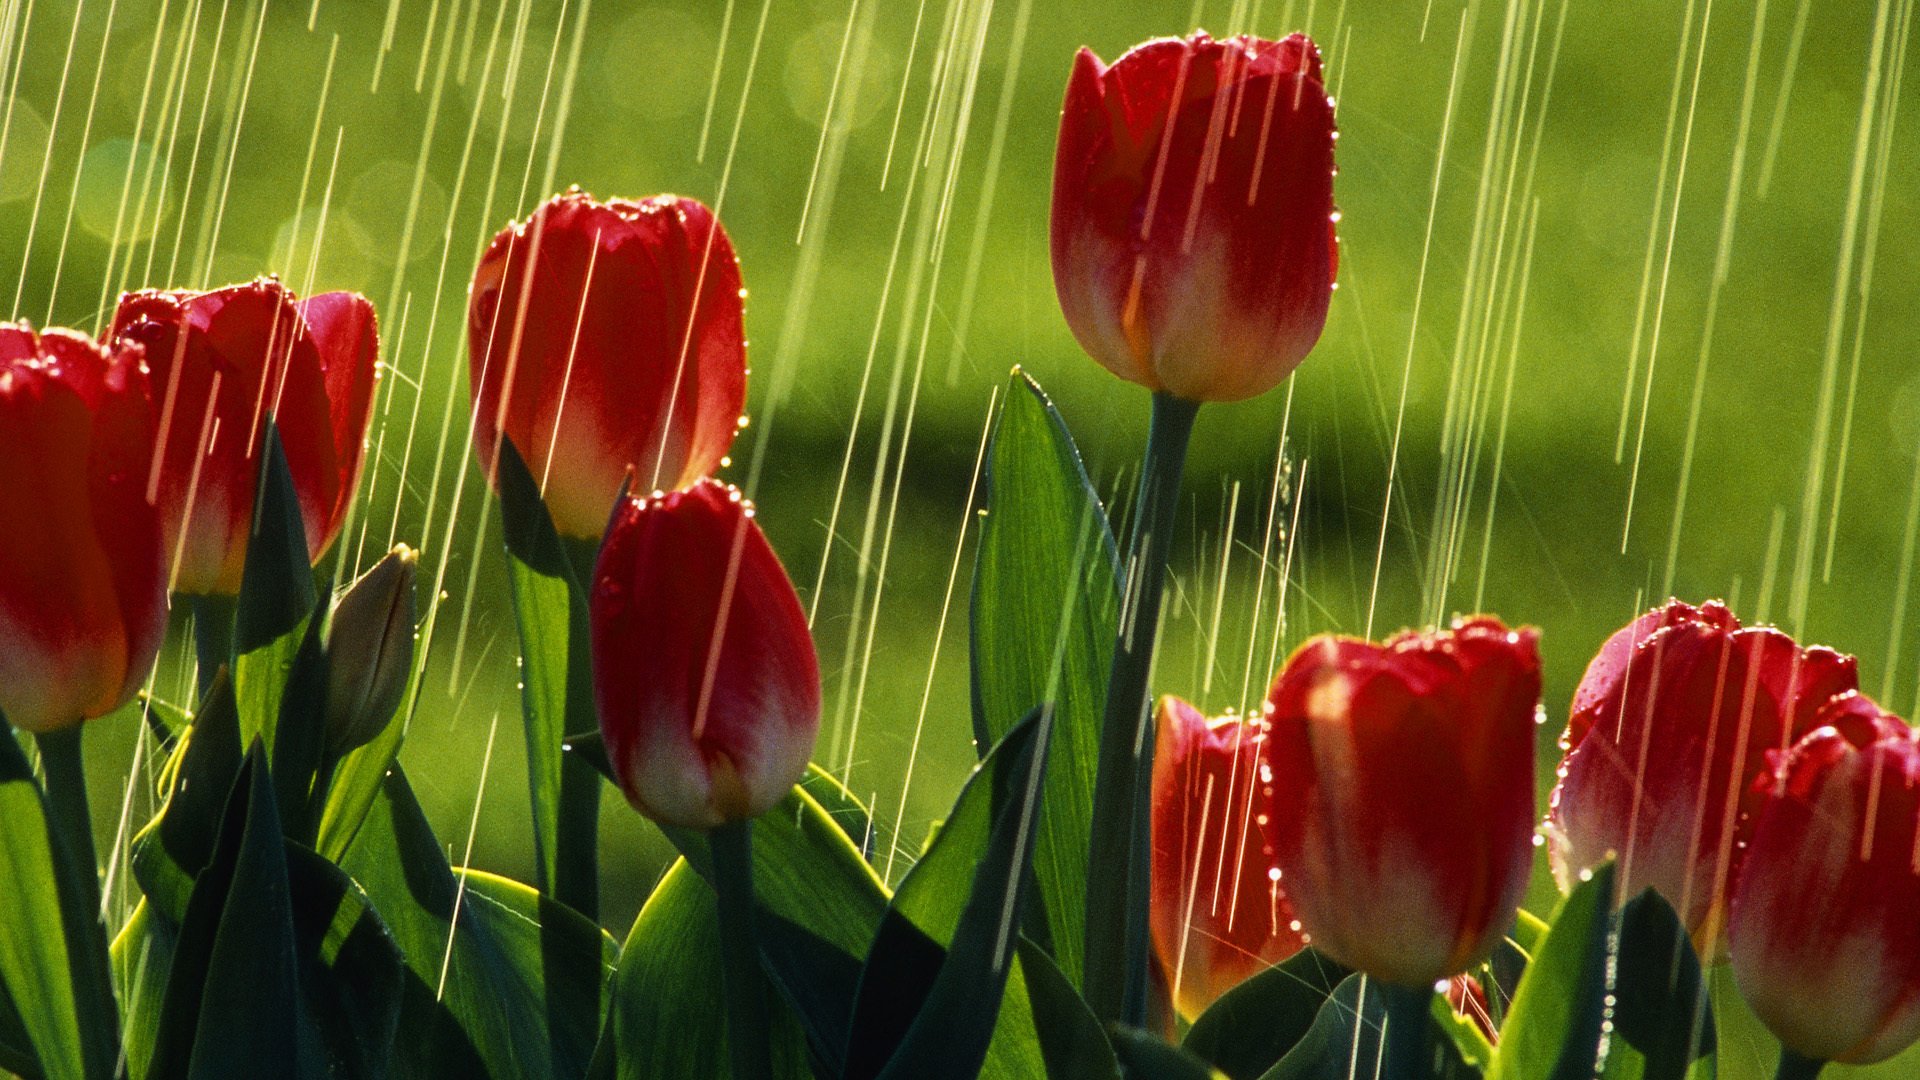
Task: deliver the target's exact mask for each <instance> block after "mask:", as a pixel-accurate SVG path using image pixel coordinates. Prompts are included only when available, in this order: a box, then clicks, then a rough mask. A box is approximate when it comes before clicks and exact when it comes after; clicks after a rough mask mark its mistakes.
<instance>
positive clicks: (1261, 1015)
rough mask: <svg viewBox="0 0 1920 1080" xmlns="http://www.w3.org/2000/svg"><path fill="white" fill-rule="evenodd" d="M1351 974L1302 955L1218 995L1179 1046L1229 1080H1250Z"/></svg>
mask: <svg viewBox="0 0 1920 1080" xmlns="http://www.w3.org/2000/svg"><path fill="white" fill-rule="evenodd" d="M1350 974H1351V972H1349V971H1348V970H1347V969H1346V968H1344V967H1342V966H1341V965H1339V964H1337V963H1335V962H1334V961H1333V960H1331V959H1329V958H1328V957H1327V956H1326V955H1325V954H1323V953H1321V952H1320V951H1319V950H1317V949H1312V948H1308V949H1303V950H1301V951H1300V952H1298V953H1295V954H1294V955H1293V956H1290V957H1288V958H1287V959H1286V960H1285V961H1284V962H1282V963H1280V964H1276V965H1274V966H1273V967H1270V968H1268V969H1267V970H1265V971H1263V972H1261V973H1260V974H1258V975H1255V976H1252V977H1251V978H1249V979H1247V980H1246V981H1244V982H1242V983H1241V984H1240V985H1238V986H1236V987H1234V988H1233V989H1231V990H1229V991H1227V992H1226V993H1224V994H1222V995H1220V997H1219V999H1218V1000H1216V1001H1215V1002H1214V1003H1213V1004H1212V1005H1211V1006H1209V1007H1208V1009H1207V1011H1206V1012H1204V1013H1201V1014H1200V1018H1199V1019H1197V1020H1195V1021H1194V1022H1193V1027H1191V1028H1189V1029H1188V1030H1187V1036H1186V1038H1185V1039H1184V1040H1183V1041H1182V1042H1181V1045H1182V1046H1184V1047H1185V1048H1186V1049H1187V1050H1189V1051H1191V1052H1192V1053H1194V1054H1196V1055H1198V1056H1199V1057H1202V1058H1205V1059H1206V1060H1207V1061H1209V1062H1212V1063H1213V1065H1214V1067H1215V1068H1217V1069H1219V1070H1220V1071H1221V1072H1224V1073H1226V1074H1227V1075H1228V1076H1230V1077H1232V1078H1233V1080H1255V1078H1256V1077H1259V1076H1261V1075H1263V1074H1264V1073H1265V1072H1266V1071H1267V1070H1268V1069H1271V1068H1273V1066H1274V1063H1276V1062H1278V1061H1279V1060H1280V1059H1281V1058H1283V1057H1285V1056H1286V1054H1287V1051H1289V1050H1291V1049H1293V1047H1294V1045H1295V1044H1296V1043H1298V1042H1299V1041H1300V1040H1301V1039H1302V1038H1303V1037H1305V1036H1306V1034H1307V1031H1308V1030H1309V1029H1311V1028H1312V1027H1313V1022H1314V1019H1315V1018H1316V1017H1318V1016H1319V1015H1320V1009H1321V1007H1322V1006H1324V1005H1325V1004H1326V1003H1327V999H1328V998H1329V997H1331V996H1332V995H1333V991H1334V988H1335V987H1337V986H1339V985H1340V983H1341V981H1342V980H1344V979H1345V978H1346V977H1347V976H1348V975H1350Z"/></svg>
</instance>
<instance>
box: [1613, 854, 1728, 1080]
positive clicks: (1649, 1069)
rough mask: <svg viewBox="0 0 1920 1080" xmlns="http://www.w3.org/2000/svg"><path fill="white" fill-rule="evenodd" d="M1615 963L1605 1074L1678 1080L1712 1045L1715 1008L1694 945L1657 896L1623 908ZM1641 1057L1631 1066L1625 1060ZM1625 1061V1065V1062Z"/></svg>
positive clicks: (1649, 894)
mask: <svg viewBox="0 0 1920 1080" xmlns="http://www.w3.org/2000/svg"><path fill="white" fill-rule="evenodd" d="M1619 924H1620V926H1619V937H1618V940H1619V952H1618V955H1617V958H1616V963H1615V971H1616V974H1615V977H1614V989H1613V997H1614V1009H1613V1030H1614V1033H1615V1036H1616V1037H1615V1038H1614V1039H1612V1040H1611V1041H1610V1042H1609V1044H1608V1052H1607V1073H1608V1075H1609V1076H1617V1075H1625V1073H1626V1072H1627V1071H1629V1070H1631V1071H1632V1072H1633V1073H1634V1075H1637V1076H1642V1077H1645V1078H1647V1080H1684V1078H1685V1077H1686V1076H1687V1074H1688V1070H1689V1069H1690V1068H1692V1066H1693V1063H1694V1062H1695V1060H1697V1059H1701V1058H1705V1057H1708V1056H1710V1055H1711V1054H1712V1053H1713V1051H1714V1047H1715V1043H1716V1033H1715V1031H1714V1025H1713V1007H1712V1005H1711V1004H1710V1003H1709V1002H1708V999H1707V984H1706V980H1705V978H1704V977H1703V976H1702V973H1701V970H1700V958H1699V956H1698V954H1696V953H1695V952H1694V951H1693V939H1692V938H1691V937H1690V936H1689V935H1688V934H1687V929H1686V927H1685V926H1683V925H1682V924H1681V922H1680V917H1679V916H1678V915H1676V914H1675V913H1674V910H1673V907H1672V905H1670V904H1668V903H1667V901H1666V900H1665V899H1664V898H1662V897H1661V896H1660V894H1659V893H1657V892H1654V891H1653V890H1651V889H1648V890H1646V891H1644V892H1642V893H1641V894H1640V895H1639V896H1636V897H1634V898H1633V899H1632V900H1629V901H1627V903H1626V904H1625V905H1624V906H1623V907H1621V909H1620V915H1619ZM1635 1058H1637V1059H1639V1060H1638V1061H1637V1062H1632V1061H1631V1059H1635ZM1630 1062H1631V1063H1630Z"/></svg>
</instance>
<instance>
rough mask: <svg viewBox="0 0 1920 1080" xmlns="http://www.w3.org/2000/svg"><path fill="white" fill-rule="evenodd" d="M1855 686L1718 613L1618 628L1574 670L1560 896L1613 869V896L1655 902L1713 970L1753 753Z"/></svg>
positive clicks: (1844, 667) (1551, 828)
mask: <svg viewBox="0 0 1920 1080" xmlns="http://www.w3.org/2000/svg"><path fill="white" fill-rule="evenodd" d="M1855 684H1856V675H1855V670H1854V661H1853V658H1852V657H1850V656H1842V655H1840V654H1839V653H1836V652H1834V651H1833V650H1831V649H1822V648H1813V649H1802V648H1800V647H1799V646H1798V645H1796V644H1795V643H1794V642H1793V640H1792V639H1791V638H1789V637H1787V635H1785V634H1782V633H1781V632H1779V631H1778V630H1774V629H1771V628H1768V627H1749V628H1745V629H1743V628H1742V627H1741V626H1740V621H1739V620H1738V619H1736V618H1734V616H1733V613H1732V612H1730V611H1728V610H1727V608H1726V607H1725V606H1724V605H1722V604H1718V603H1707V604H1703V605H1701V606H1700V607H1697V608H1696V607H1694V606H1692V605H1691V604H1684V603H1681V602H1680V601H1678V600H1673V601H1669V602H1668V603H1667V605H1666V606H1665V607H1662V608H1655V609H1654V610H1652V611H1649V612H1648V613H1647V614H1645V615H1643V616H1641V617H1640V618H1639V619H1636V620H1634V621H1633V622H1632V623H1629V624H1628V625H1627V626H1625V627H1623V628H1621V629H1620V630H1619V631H1618V632H1616V633H1615V634H1614V635H1613V637H1611V638H1609V639H1608V641H1607V643H1606V644H1605V645H1604V646H1602V647H1601V649H1600V652H1599V653H1598V654H1597V655H1596V656H1595V657H1594V658H1593V662H1592V663H1590V664H1589V665H1588V666H1587V672H1586V675H1585V676H1583V677H1582V678H1581V680H1580V686H1579V688H1578V689H1577V690H1575V691H1574V697H1573V711H1572V716H1571V718H1570V720H1569V722H1568V725H1567V732H1566V735H1565V736H1564V737H1563V739H1562V740H1561V745H1562V746H1564V747H1565V748H1566V757H1565V759H1564V760H1563V761H1562V762H1561V765H1560V782H1559V784H1558V786H1556V787H1555V788H1554V792H1553V797H1552V801H1551V803H1550V809H1549V811H1548V818H1547V829H1548V833H1549V836H1550V838H1551V841H1552V843H1551V845H1550V847H1549V849H1548V854H1549V857H1550V859H1551V861H1552V863H1553V867H1554V872H1555V874H1556V875H1557V876H1558V877H1559V878H1560V880H1561V884H1562V885H1563V887H1570V886H1571V883H1572V881H1573V880H1574V878H1575V877H1576V876H1577V875H1578V873H1579V872H1580V871H1581V870H1583V869H1585V868H1587V867H1590V866H1594V865H1597V864H1598V863H1600V862H1601V861H1602V860H1604V859H1606V858H1607V857H1608V856H1609V855H1612V856H1614V857H1615V858H1616V859H1617V863H1616V867H1617V869H1616V876H1617V879H1618V881H1619V886H1620V890H1621V892H1620V894H1621V895H1622V896H1632V895H1634V894H1636V893H1638V892H1640V891H1641V890H1642V889H1645V888H1648V887H1652V888H1654V889H1657V890H1659V892H1660V894H1661V895H1662V896H1664V897H1665V898H1666V900H1667V902H1668V903H1670V904H1672V905H1673V908H1674V911H1675V912H1676V913H1677V914H1678V915H1679V916H1680V920H1681V922H1682V923H1683V924H1684V925H1685V926H1686V927H1687V929H1688V931H1689V932H1690V933H1691V934H1692V935H1693V940H1694V946H1695V948H1697V949H1698V950H1699V951H1700V953H1701V955H1702V956H1704V957H1706V958H1707V959H1708V960H1715V959H1719V958H1721V954H1722V952H1723V951H1724V946H1725V941H1724V939H1725V924H1726V902H1727V895H1728V892H1729V890H1730V887H1731V884H1732V882H1733V880H1734V878H1735V877H1736V876H1737V874H1738V873H1739V860H1740V858H1741V853H1742V850H1743V849H1744V847H1745V843H1746V838H1747V833H1748V830H1749V829H1750V827H1751V815H1752V812H1753V810H1754V809H1755V806H1756V800H1757V797H1756V796H1755V795H1754V794H1753V790H1752V789H1753V783H1754V780H1755V779H1756V778H1758V777H1759V776H1760V775H1761V773H1762V772H1763V771H1764V769H1765V768H1766V753H1767V752H1768V751H1769V750H1781V749H1784V748H1786V747H1788V746H1790V745H1792V743H1793V742H1794V740H1795V739H1797V738H1799V737H1800V736H1801V735H1803V734H1805V733H1806V732H1807V731H1809V730H1811V727H1812V722H1813V716H1814V713H1815V711H1816V710H1817V709H1818V708H1819V707H1820V705H1821V704H1822V703H1824V702H1825V701H1826V700H1827V699H1828V698H1830V697H1832V696H1833V695H1834V694H1837V693H1841V692H1844V691H1847V690H1851V689H1853V688H1854V686H1855Z"/></svg>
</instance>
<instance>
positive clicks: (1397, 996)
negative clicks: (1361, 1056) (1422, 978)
mask: <svg viewBox="0 0 1920 1080" xmlns="http://www.w3.org/2000/svg"><path fill="white" fill-rule="evenodd" d="M1366 992H1367V993H1369V994H1374V995H1377V996H1378V998H1379V1001H1380V1006H1381V1008H1382V1010H1383V1011H1384V1012H1385V1013H1386V1023H1385V1025H1383V1027H1382V1029H1381V1032H1380V1061H1379V1073H1378V1075H1380V1076H1430V1075H1432V1073H1433V1051H1434V1047H1433V1038H1434V1033H1435V1028H1434V1025H1433V1012H1432V1009H1433V987H1431V986H1423V987H1410V986H1399V985H1396V984H1394V983H1388V982H1381V981H1380V980H1378V979H1373V978H1369V979H1368V980H1367V986H1366Z"/></svg>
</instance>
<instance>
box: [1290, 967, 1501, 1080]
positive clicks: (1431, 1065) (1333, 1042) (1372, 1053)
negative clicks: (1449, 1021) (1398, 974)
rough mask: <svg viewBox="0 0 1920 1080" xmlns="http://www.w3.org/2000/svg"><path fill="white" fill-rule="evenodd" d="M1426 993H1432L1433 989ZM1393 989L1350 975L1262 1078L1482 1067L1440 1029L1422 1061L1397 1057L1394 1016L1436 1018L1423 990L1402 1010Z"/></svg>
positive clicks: (1435, 1075) (1459, 1077) (1403, 1074)
mask: <svg viewBox="0 0 1920 1080" xmlns="http://www.w3.org/2000/svg"><path fill="white" fill-rule="evenodd" d="M1422 993H1425V994H1430V993H1431V992H1430V991H1423V992H1422ZM1392 994H1393V991H1392V990H1391V989H1390V988H1386V987H1382V986H1381V985H1380V984H1378V983H1374V982H1372V981H1370V980H1369V979H1368V978H1367V977H1366V976H1364V975H1349V976H1347V977H1346V978H1345V979H1343V980H1342V981H1341V983H1340V985H1339V986H1337V987H1335V988H1334V991H1333V994H1332V995H1331V996H1330V997H1328V998H1327V1001H1326V1004H1324V1005H1322V1006H1321V1007H1320V1012H1319V1014H1318V1015H1317V1016H1315V1017H1314V1020H1313V1026H1312V1027H1310V1028H1308V1029H1307V1033H1306V1034H1305V1035H1304V1036H1302V1037H1301V1039H1300V1041H1299V1042H1298V1043H1296V1044H1295V1045H1294V1047H1293V1049H1291V1050H1289V1051H1287V1054H1286V1056H1285V1057H1283V1058H1281V1059H1280V1060H1279V1061H1278V1062H1277V1063H1275V1064H1274V1066H1273V1068H1271V1069H1268V1070H1267V1071H1266V1073H1265V1074H1263V1076H1262V1078H1261V1080H1351V1078H1353V1077H1356V1076H1378V1077H1387V1076H1391V1077H1394V1080H1468V1078H1478V1077H1479V1075H1480V1074H1479V1072H1478V1071H1477V1070H1475V1069H1473V1068H1472V1067H1470V1066H1468V1065H1467V1064H1466V1063H1465V1062H1464V1061H1462V1060H1461V1059H1460V1056H1459V1054H1458V1052H1456V1051H1455V1050H1454V1046H1453V1042H1452V1041H1451V1040H1450V1039H1448V1038H1447V1037H1446V1036H1445V1035H1444V1034H1442V1033H1441V1032H1439V1031H1438V1030H1437V1029H1436V1030H1435V1031H1434V1032H1433V1036H1432V1038H1431V1040H1430V1049H1431V1056H1430V1057H1429V1056H1427V1054H1426V1053H1425V1052H1422V1053H1419V1054H1416V1055H1414V1056H1415V1057H1416V1058H1417V1059H1418V1063H1417V1064H1409V1063H1407V1062H1406V1061H1404V1059H1400V1060H1396V1056H1395V1054H1394V1053H1393V1051H1392V1046H1393V1042H1392V1041H1391V1040H1389V1039H1388V1037H1387V1030H1388V1025H1389V1024H1391V1023H1394V1022H1396V1021H1397V1022H1401V1023H1405V1022H1414V1023H1421V1024H1429V1025H1431V1024H1432V1023H1433V1018H1432V1017H1431V1016H1430V1015H1428V1014H1427V1012H1426V1011H1425V1008H1426V1006H1425V1003H1424V1002H1423V1001H1422V999H1421V998H1420V997H1419V996H1410V997H1408V998H1407V1000H1409V1001H1412V1002H1414V1003H1416V1004H1417V1007H1416V1008H1413V1009H1408V1010H1404V1011H1396V1010H1395V1008H1394V1006H1393V1005H1392V1004H1391V1001H1390V998H1391V995H1392Z"/></svg>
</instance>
